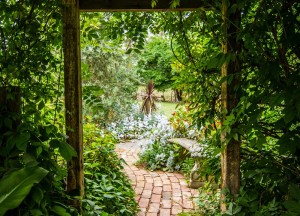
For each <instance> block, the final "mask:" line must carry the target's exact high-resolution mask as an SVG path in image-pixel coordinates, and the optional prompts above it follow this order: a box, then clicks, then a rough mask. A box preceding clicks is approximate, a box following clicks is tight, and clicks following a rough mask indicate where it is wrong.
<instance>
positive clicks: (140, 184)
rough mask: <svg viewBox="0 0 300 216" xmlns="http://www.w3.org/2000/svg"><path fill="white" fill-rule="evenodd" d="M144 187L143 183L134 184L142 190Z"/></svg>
mask: <svg viewBox="0 0 300 216" xmlns="http://www.w3.org/2000/svg"><path fill="white" fill-rule="evenodd" d="M144 186H145V182H144V181H139V182H137V184H136V187H142V188H144Z"/></svg>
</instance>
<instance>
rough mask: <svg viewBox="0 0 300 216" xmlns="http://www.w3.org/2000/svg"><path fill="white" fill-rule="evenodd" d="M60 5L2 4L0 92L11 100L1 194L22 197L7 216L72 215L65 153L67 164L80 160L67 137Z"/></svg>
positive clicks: (5, 110) (0, 162) (3, 126)
mask: <svg viewBox="0 0 300 216" xmlns="http://www.w3.org/2000/svg"><path fill="white" fill-rule="evenodd" d="M60 3H61V2H60V1H47V2H43V1H39V0H34V1H1V2H0V8H1V12H0V41H1V45H0V50H1V51H0V88H1V90H3V89H5V91H6V96H7V97H6V98H7V101H8V102H7V103H6V104H2V103H1V107H0V179H1V180H0V181H1V187H2V188H1V190H2V191H3V189H4V188H3V187H5V190H6V191H3V193H1V195H5V194H6V195H8V194H10V195H16V194H17V193H18V197H14V199H13V200H9V199H12V197H11V196H7V200H6V199H4V200H2V203H1V209H2V210H3V211H2V210H1V214H4V212H5V211H6V210H7V209H8V208H9V209H10V210H9V211H7V212H6V215H53V214H54V213H53V212H54V210H55V209H57V208H63V209H64V212H70V211H71V207H67V206H65V205H64V203H65V202H66V201H67V199H68V196H67V195H66V192H65V191H64V178H65V176H66V169H65V161H64V160H63V158H62V157H61V156H60V154H59V152H60V153H61V154H62V156H63V157H64V158H65V159H66V160H70V159H71V157H72V156H74V155H75V152H74V150H73V149H72V148H71V147H70V146H69V145H67V144H66V138H65V136H64V135H63V125H64V119H63V113H64V112H63V110H62V102H61V93H62V92H61V87H62V85H61V72H62V58H61V55H62V54H61V46H62V44H61V41H62V40H61V14H60V10H59V9H60ZM16 89H20V95H21V101H20V104H18V102H17V101H18V96H20V95H19V94H18V91H17V90H16ZM2 96H3V95H1V97H2ZM1 99H3V98H1ZM11 104H13V106H12V105H11ZM56 148H57V149H56ZM29 171H30V173H28V172H29ZM17 174H18V175H17ZM46 174H47V175H46ZM8 180H9V181H10V182H9V183H8V182H7V181H8ZM22 180H23V182H22ZM18 182H19V183H18ZM2 183H3V184H2ZM13 186H16V187H15V188H12V187H13ZM2 198H3V197H2ZM4 201H5V202H8V201H10V202H9V203H8V204H5V203H4ZM4 204H5V206H4V208H3V205H4ZM55 206H60V207H55ZM72 211H73V212H74V210H72Z"/></svg>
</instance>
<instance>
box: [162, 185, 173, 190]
mask: <svg viewBox="0 0 300 216" xmlns="http://www.w3.org/2000/svg"><path fill="white" fill-rule="evenodd" d="M163 191H172V188H171V185H164V186H163Z"/></svg>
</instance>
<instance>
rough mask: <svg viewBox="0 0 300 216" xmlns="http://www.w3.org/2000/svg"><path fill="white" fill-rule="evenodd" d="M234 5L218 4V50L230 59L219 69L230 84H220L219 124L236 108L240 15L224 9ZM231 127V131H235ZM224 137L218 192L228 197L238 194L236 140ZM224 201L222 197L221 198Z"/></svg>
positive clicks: (223, 135) (238, 172) (224, 206)
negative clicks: (220, 26)
mask: <svg viewBox="0 0 300 216" xmlns="http://www.w3.org/2000/svg"><path fill="white" fill-rule="evenodd" d="M235 3H236V0H231V1H228V0H222V17H223V29H224V32H223V33H224V39H223V40H224V41H223V44H222V50H223V53H224V54H231V55H234V56H235V58H234V60H231V61H230V62H229V63H225V64H224V65H223V66H222V77H228V76H233V80H232V82H230V83H229V82H227V81H224V82H223V83H222V90H221V98H222V113H223V117H222V122H223V121H224V120H225V119H226V116H227V114H229V113H230V112H231V111H232V110H233V109H234V107H235V106H236V105H237V104H238V100H239V98H238V95H237V92H236V91H237V88H236V87H237V86H238V84H239V78H238V75H237V73H238V72H239V70H240V68H239V61H238V54H239V52H240V43H239V40H238V39H237V33H238V31H239V27H240V22H241V12H240V10H239V9H237V10H236V11H235V12H231V13H230V14H228V8H229V7H230V6H232V5H233V4H235ZM236 126H237V125H236V124H235V125H234V126H233V127H236ZM226 138H227V134H226V131H225V130H223V131H222V134H221V141H222V146H223V147H224V150H223V152H222V154H221V170H222V189H229V192H230V194H231V195H232V196H234V195H236V194H238V193H239V190H240V161H241V156H240V154H241V153H240V145H241V142H240V140H239V139H240V138H238V140H235V139H231V140H230V141H229V142H228V143H227V145H226ZM222 198H224V196H222ZM221 210H222V211H223V212H224V211H226V203H225V202H224V201H221Z"/></svg>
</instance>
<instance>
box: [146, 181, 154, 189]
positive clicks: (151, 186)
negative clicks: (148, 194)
mask: <svg viewBox="0 0 300 216" xmlns="http://www.w3.org/2000/svg"><path fill="white" fill-rule="evenodd" d="M152 188H153V184H152V183H148V182H146V184H145V189H146V190H152Z"/></svg>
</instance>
